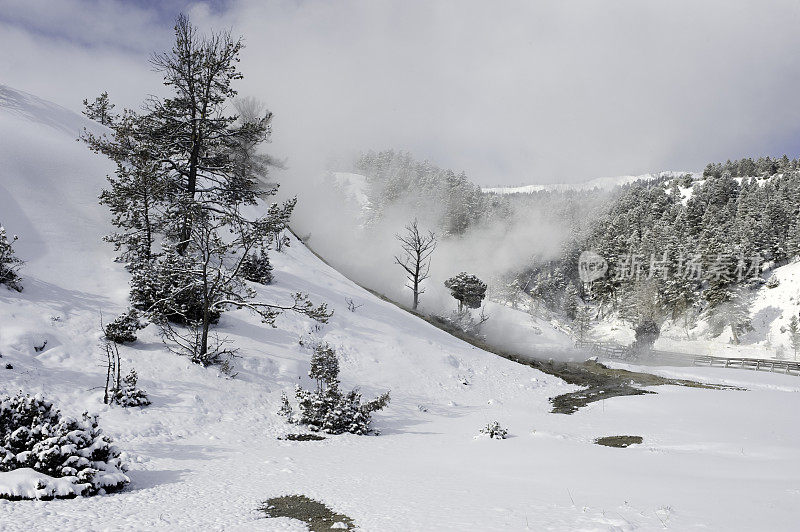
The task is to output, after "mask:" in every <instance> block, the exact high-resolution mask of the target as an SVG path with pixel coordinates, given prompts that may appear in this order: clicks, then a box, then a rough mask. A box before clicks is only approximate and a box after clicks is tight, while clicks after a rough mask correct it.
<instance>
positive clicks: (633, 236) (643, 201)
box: [355, 150, 800, 338]
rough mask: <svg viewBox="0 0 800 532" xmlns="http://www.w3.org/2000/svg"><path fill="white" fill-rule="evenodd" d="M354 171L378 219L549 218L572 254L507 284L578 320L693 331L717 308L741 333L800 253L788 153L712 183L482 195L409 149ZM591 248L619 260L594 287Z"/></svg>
mask: <svg viewBox="0 0 800 532" xmlns="http://www.w3.org/2000/svg"><path fill="white" fill-rule="evenodd" d="M355 171H357V172H358V173H361V174H363V175H365V176H366V178H367V196H368V198H369V201H370V206H371V209H370V217H372V218H373V219H376V218H379V217H380V216H381V215H382V214H381V213H385V212H387V210H388V209H389V208H390V207H392V206H400V205H402V206H403V207H404V209H407V212H412V213H414V212H419V213H422V214H424V213H425V212H426V211H431V212H437V213H438V215H437V216H438V219H437V220H436V227H437V229H438V231H440V233H441V234H442V235H443V236H445V237H447V236H457V235H462V234H464V233H465V232H466V231H467V230H468V229H469V228H470V227H472V226H477V225H479V224H481V223H485V222H486V221H488V220H502V219H505V218H508V219H510V218H511V213H513V212H515V211H518V210H526V209H538V210H539V212H545V213H547V215H548V216H549V217H551V219H553V220H555V221H557V222H558V223H559V225H560V226H561V227H564V228H566V231H567V232H568V237H567V238H566V240H565V242H564V244H563V246H562V250H561V253H560V254H559V256H557V257H541V258H537V259H532V261H531V263H530V264H527V265H520V269H519V271H517V272H511V275H510V277H509V278H508V279H506V280H504V283H507V284H508V286H509V287H514V288H513V289H519V290H524V291H525V292H526V293H527V294H529V295H530V296H531V297H533V298H534V300H536V301H537V303H538V304H541V305H543V306H545V307H546V308H548V309H550V310H553V311H557V312H561V313H563V314H565V315H566V316H567V317H569V318H570V319H574V318H575V317H576V315H577V314H578V310H579V308H580V307H581V306H584V305H587V304H588V305H591V306H592V308H594V309H595V311H596V312H597V313H599V314H600V315H603V314H608V313H612V312H618V313H619V314H620V315H621V316H622V317H624V318H627V319H629V320H630V321H631V322H632V323H633V324H634V325H635V326H640V325H641V324H642V323H645V322H646V323H648V326H649V327H651V328H652V327H654V326H655V327H658V326H660V324H661V323H663V322H664V321H665V320H667V319H671V320H678V319H682V320H684V321H685V322H686V324H687V326H688V325H689V324H690V323H692V322H694V321H696V319H697V318H698V317H699V316H701V315H703V313H707V314H708V315H709V316H710V315H711V314H713V316H714V321H715V323H716V324H717V325H718V328H719V330H721V329H722V328H724V327H725V326H731V328H732V330H733V331H734V335H737V333H741V332H744V331H746V330H747V329H748V328H749V322H748V318H747V311H746V309H747V306H748V304H749V299H750V298H751V297H752V289H753V288H755V287H757V286H759V285H761V284H763V283H764V282H765V274H766V273H768V272H769V270H770V269H772V268H774V267H776V266H780V265H782V264H786V263H787V262H789V261H791V260H792V259H794V258H796V257H797V256H798V255H800V225H799V224H800V161H798V160H797V159H790V158H789V157H787V156H786V155H784V156H783V157H781V158H778V159H773V158H770V157H761V158H759V159H756V160H754V159H751V158H744V159H740V160H735V161H730V160H729V161H726V162H724V163H711V164H708V165H707V166H706V168H705V170H704V172H703V174H702V177H701V178H695V177H693V176H692V175H691V174H686V175H683V176H678V177H672V176H670V177H660V178H655V179H652V180H642V181H638V182H635V183H632V184H630V185H624V186H620V187H617V188H615V189H613V190H611V191H604V190H599V189H595V190H591V191H574V190H573V191H570V190H565V191H538V192H531V193H524V194H510V195H496V194H486V193H483V192H481V190H480V188H479V187H478V186H476V185H474V184H472V183H471V182H470V181H469V179H468V177H467V176H466V175H465V174H464V173H463V172H462V173H458V174H457V173H455V172H453V171H451V170H444V169H441V168H438V167H437V166H435V165H433V164H431V163H429V162H427V161H425V162H419V161H416V160H415V159H414V158H413V157H412V156H411V155H410V154H408V153H404V152H395V151H391V150H389V151H383V152H369V153H366V154H364V155H362V156H361V157H360V158H359V159H358V161H357V163H356V165H355ZM587 250H592V251H594V252H596V253H597V254H599V255H600V256H601V257H603V258H604V259H605V260H606V261H607V263H608V272H607V274H606V275H605V276H604V277H602V278H600V279H597V280H595V281H593V282H591V283H583V282H581V280H580V279H579V277H578V260H579V257H580V254H581V252H583V251H587ZM513 289H512V290H502V289H501V290H494V291H493V292H494V293H495V294H509V293H510V292H513ZM510 297H513V296H510ZM711 311H714V312H711ZM737 338H738V336H737Z"/></svg>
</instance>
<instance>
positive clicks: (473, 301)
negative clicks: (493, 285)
mask: <svg viewBox="0 0 800 532" xmlns="http://www.w3.org/2000/svg"><path fill="white" fill-rule="evenodd" d="M444 286H445V287H446V288H448V289H449V290H450V295H452V296H453V297H454V298H455V300H456V301H458V312H459V313H462V312H463V311H464V307H467V308H479V307H480V306H481V303H482V302H483V298H485V297H486V283H484V282H483V281H481V280H480V279H478V278H477V277H476V276H474V275H471V274H469V273H467V272H461V273H459V274H458V275H456V276H455V277H451V278H450V279H448V280H446V281H445V282H444Z"/></svg>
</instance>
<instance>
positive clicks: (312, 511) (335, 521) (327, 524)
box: [258, 495, 355, 532]
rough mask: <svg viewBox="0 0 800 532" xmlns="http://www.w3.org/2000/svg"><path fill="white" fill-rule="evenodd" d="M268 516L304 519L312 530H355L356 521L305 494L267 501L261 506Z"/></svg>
mask: <svg viewBox="0 0 800 532" xmlns="http://www.w3.org/2000/svg"><path fill="white" fill-rule="evenodd" d="M258 509H259V510H260V511H262V512H264V514H266V516H267V517H291V518H292V519H297V520H298V521H303V522H304V523H305V524H306V525H308V528H309V529H310V530H312V532H320V531H322V530H331V529H334V530H337V529H338V530H354V529H355V523H354V522H353V520H352V519H350V518H349V517H347V516H346V515H342V514H337V513H336V512H334V511H333V510H331V509H330V508H328V507H327V506H325V505H324V504H322V503H321V502H319V501H315V500H314V499H309V498H308V497H306V496H305V495H284V496H283V497H273V498H272V499H269V500H267V501H265V502H264V503H263V504H262V505H261V506H260V507H259V508H258Z"/></svg>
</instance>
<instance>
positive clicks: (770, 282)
mask: <svg viewBox="0 0 800 532" xmlns="http://www.w3.org/2000/svg"><path fill="white" fill-rule="evenodd" d="M780 284H781V280H780V279H778V276H777V275H773V276H772V277H770V278H769V279H767V283H766V287H767V288H777V287H778V286H779V285H780Z"/></svg>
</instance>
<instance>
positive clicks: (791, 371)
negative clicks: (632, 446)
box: [575, 342, 800, 375]
mask: <svg viewBox="0 0 800 532" xmlns="http://www.w3.org/2000/svg"><path fill="white" fill-rule="evenodd" d="M575 347H577V348H582V349H588V350H590V351H591V352H594V353H596V354H597V355H600V356H603V357H606V358H611V359H616V360H623V361H626V362H634V363H640V364H665V363H667V364H669V365H677V366H709V367H719V368H739V369H749V370H753V371H770V372H774V373H785V374H787V375H800V362H795V361H789V360H775V359H769V358H738V357H715V356H710V355H693V354H691V353H678V352H675V351H663V350H660V349H653V350H650V351H646V352H635V351H633V350H632V349H631V348H629V347H627V346H623V345H618V344H613V343H610V342H576V343H575Z"/></svg>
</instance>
